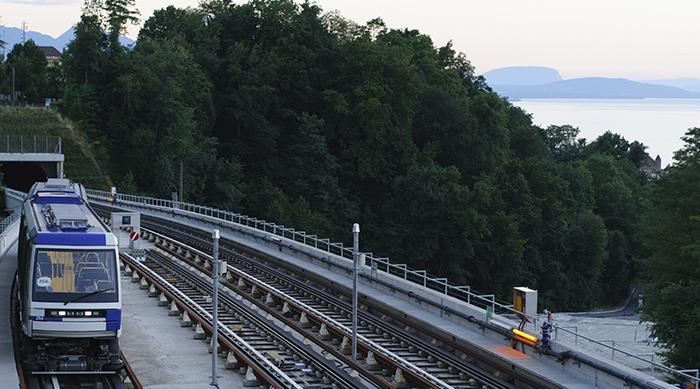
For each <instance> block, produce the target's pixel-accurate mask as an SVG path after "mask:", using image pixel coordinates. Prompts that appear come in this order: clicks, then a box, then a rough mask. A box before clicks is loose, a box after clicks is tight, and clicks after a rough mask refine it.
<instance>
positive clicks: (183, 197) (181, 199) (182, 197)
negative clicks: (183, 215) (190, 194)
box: [178, 162, 185, 208]
mask: <svg viewBox="0 0 700 389" xmlns="http://www.w3.org/2000/svg"><path fill="white" fill-rule="evenodd" d="M183 201H185V195H184V194H183V193H182V162H180V202H183ZM178 208H182V206H180V207H178Z"/></svg>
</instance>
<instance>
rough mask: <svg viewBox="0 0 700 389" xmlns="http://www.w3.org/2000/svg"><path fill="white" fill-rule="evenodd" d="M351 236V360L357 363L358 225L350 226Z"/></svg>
mask: <svg viewBox="0 0 700 389" xmlns="http://www.w3.org/2000/svg"><path fill="white" fill-rule="evenodd" d="M352 235H353V243H354V244H353V256H352V260H353V267H352V268H353V270H352V360H353V361H357V270H358V268H359V256H360V225H359V224H357V223H355V224H353V226H352Z"/></svg>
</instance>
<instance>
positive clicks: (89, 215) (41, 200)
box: [24, 179, 117, 246]
mask: <svg viewBox="0 0 700 389" xmlns="http://www.w3.org/2000/svg"><path fill="white" fill-rule="evenodd" d="M24 207H25V208H24V214H25V217H26V218H27V223H28V231H29V236H30V238H31V239H32V240H33V241H34V243H35V244H53V245H66V246H68V245H75V246H88V245H89V246H94V245H97V246H105V245H116V244H117V242H116V238H115V237H114V235H113V234H112V233H111V232H110V230H109V229H108V228H107V226H106V225H105V224H104V223H102V221H101V220H100V219H99V218H98V217H97V215H96V214H95V212H94V211H93V210H92V208H90V206H89V205H88V204H87V196H86V194H85V190H84V189H83V187H82V185H80V184H77V183H72V182H70V181H69V180H57V179H53V180H52V179H49V181H47V182H38V183H36V184H34V186H32V189H31V190H30V191H29V194H28V197H27V200H26V201H25V203H24Z"/></svg>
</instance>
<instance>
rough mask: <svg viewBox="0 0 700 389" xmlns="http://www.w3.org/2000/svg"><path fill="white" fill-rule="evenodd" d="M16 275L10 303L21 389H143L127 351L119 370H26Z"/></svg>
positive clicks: (121, 356)
mask: <svg viewBox="0 0 700 389" xmlns="http://www.w3.org/2000/svg"><path fill="white" fill-rule="evenodd" d="M17 288H18V283H17V277H15V281H14V282H13V285H12V300H11V303H10V310H11V312H12V314H11V319H10V320H11V323H12V338H13V347H14V354H15V361H16V367H17V375H18V377H19V384H20V389H73V388H80V389H143V387H142V386H141V383H140V382H139V380H138V378H137V377H136V374H135V373H134V371H133V370H132V369H131V366H130V365H129V362H128V361H127V359H126V357H125V356H124V354H123V353H122V354H120V358H121V359H122V361H124V366H125V368H124V370H122V371H120V372H107V373H105V372H92V371H90V372H29V371H24V369H23V368H22V363H21V360H20V357H19V355H20V352H19V339H20V328H19V298H18V296H19V291H18V289H17Z"/></svg>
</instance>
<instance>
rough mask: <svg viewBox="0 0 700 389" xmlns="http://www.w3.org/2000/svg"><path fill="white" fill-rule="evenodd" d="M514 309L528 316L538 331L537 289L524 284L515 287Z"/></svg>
mask: <svg viewBox="0 0 700 389" xmlns="http://www.w3.org/2000/svg"><path fill="white" fill-rule="evenodd" d="M513 309H514V310H515V311H516V312H521V313H523V314H525V316H528V317H529V318H528V321H530V322H531V323H532V325H533V326H534V327H533V328H534V329H535V331H537V323H535V321H534V318H536V317H537V291H536V290H532V289H530V288H526V287H523V286H518V287H515V288H513Z"/></svg>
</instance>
